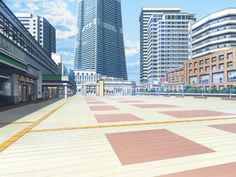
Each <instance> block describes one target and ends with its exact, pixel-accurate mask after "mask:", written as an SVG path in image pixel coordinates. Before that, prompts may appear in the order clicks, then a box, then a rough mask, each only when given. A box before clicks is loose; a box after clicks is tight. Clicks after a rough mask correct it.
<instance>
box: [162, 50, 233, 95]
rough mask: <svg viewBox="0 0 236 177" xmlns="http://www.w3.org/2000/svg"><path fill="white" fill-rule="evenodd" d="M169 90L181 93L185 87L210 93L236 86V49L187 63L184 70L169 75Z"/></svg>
mask: <svg viewBox="0 0 236 177" xmlns="http://www.w3.org/2000/svg"><path fill="white" fill-rule="evenodd" d="M167 81H168V84H166V85H165V88H166V89H167V90H172V91H173V90H176V91H179V90H181V89H183V88H184V87H185V86H188V85H189V86H191V87H192V88H195V89H196V88H200V89H201V90H203V91H210V90H211V89H212V86H215V88H216V89H217V90H223V89H228V90H230V88H231V87H232V86H236V47H234V48H231V49H228V50H219V51H218V52H214V53H212V54H208V55H204V56H201V57H198V58H195V59H192V60H188V61H186V62H185V64H184V66H183V67H182V68H178V69H175V70H172V71H170V72H168V73H167Z"/></svg>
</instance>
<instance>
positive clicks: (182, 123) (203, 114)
mask: <svg viewBox="0 0 236 177" xmlns="http://www.w3.org/2000/svg"><path fill="white" fill-rule="evenodd" d="M235 105H236V101H227V100H225V101H223V100H220V99H219V98H208V99H206V100H205V99H194V98H192V97H186V98H176V97H162V96H159V97H153V96H150V97H148V96H136V97H81V96H74V97H72V98H68V99H63V100H51V101H47V102H43V103H38V104H32V105H27V106H24V107H20V108H16V109H13V110H10V111H5V112H1V113H0V143H1V145H0V177H55V176H56V177H157V176H161V177H199V176H201V177H235V176H236V107H235Z"/></svg>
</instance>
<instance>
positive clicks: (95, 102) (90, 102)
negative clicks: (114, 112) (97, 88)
mask: <svg viewBox="0 0 236 177" xmlns="http://www.w3.org/2000/svg"><path fill="white" fill-rule="evenodd" d="M87 103H88V104H105V103H104V102H102V101H88V102H87Z"/></svg>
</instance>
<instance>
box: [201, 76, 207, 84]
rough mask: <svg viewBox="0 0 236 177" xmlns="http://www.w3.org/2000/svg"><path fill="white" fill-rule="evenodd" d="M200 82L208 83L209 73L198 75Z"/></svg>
mask: <svg viewBox="0 0 236 177" xmlns="http://www.w3.org/2000/svg"><path fill="white" fill-rule="evenodd" d="M200 84H209V75H208V74H207V75H201V76H200Z"/></svg>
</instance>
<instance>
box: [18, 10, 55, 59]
mask: <svg viewBox="0 0 236 177" xmlns="http://www.w3.org/2000/svg"><path fill="white" fill-rule="evenodd" d="M15 15H16V17H17V18H18V19H19V21H20V22H21V23H22V24H23V25H24V27H25V28H26V29H27V30H28V31H29V32H30V33H31V35H32V36H33V37H34V38H35V39H36V40H37V41H38V42H39V44H40V45H41V46H42V47H43V49H44V50H45V51H46V53H47V54H48V55H49V56H51V53H56V30H55V28H54V27H53V26H52V25H51V24H50V23H49V22H48V21H47V20H46V19H45V18H44V17H41V16H34V15H32V14H30V13H16V14H15Z"/></svg>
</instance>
